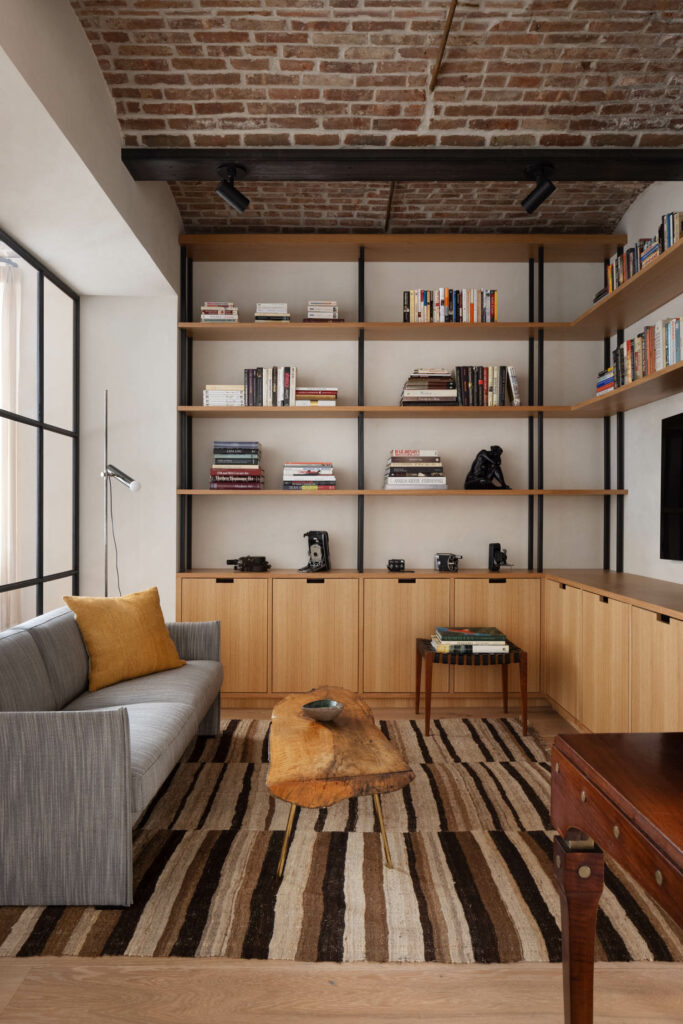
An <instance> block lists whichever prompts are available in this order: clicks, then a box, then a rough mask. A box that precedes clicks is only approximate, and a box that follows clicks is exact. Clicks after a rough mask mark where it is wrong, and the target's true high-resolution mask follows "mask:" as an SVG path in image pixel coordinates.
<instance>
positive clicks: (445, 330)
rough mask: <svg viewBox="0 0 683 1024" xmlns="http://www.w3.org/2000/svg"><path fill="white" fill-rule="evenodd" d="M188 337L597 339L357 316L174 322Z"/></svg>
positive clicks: (578, 330) (508, 325) (530, 328)
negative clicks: (326, 320) (323, 320)
mask: <svg viewBox="0 0 683 1024" xmlns="http://www.w3.org/2000/svg"><path fill="white" fill-rule="evenodd" d="M178 327H179V328H180V330H183V331H187V334H188V337H191V338H194V339H195V340H198V341H231V340H238V341H292V340H296V341H357V339H358V332H359V331H361V330H363V331H364V332H365V340H366V341H526V340H527V339H528V338H529V336H530V335H533V334H535V333H537V332H538V331H539V330H543V332H544V337H545V339H546V341H596V340H598V337H599V336H598V335H597V334H596V332H595V331H594V330H592V329H591V328H590V326H588V327H576V326H575V325H574V324H572V323H569V322H563V321H544V322H543V323H541V322H540V321H502V320H496V321H495V322H494V323H444V324H442V323H424V324H423V323H405V322H404V321H402V320H395V321H394V320H388V321H376V322H375V321H370V320H366V321H360V320H348V321H347V320H345V321H344V322H343V323H339V322H336V323H334V322H333V323H323V324H310V323H303V322H302V321H296V320H294V321H292V320H290V321H284V322H277V321H275V322H273V323H255V322H254V321H253V320H240V321H238V322H237V323H214V322H209V323H207V322H202V321H199V322H190V321H182V322H181V323H179V324H178Z"/></svg>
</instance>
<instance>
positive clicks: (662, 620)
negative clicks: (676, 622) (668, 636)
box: [657, 613, 671, 625]
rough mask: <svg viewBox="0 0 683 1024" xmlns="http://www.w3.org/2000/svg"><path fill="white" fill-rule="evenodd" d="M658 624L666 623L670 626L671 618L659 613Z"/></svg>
mask: <svg viewBox="0 0 683 1024" xmlns="http://www.w3.org/2000/svg"><path fill="white" fill-rule="evenodd" d="M657 622H665V623H666V624H667V625H668V624H669V623H670V622H671V616H670V615H660V614H659V613H657Z"/></svg>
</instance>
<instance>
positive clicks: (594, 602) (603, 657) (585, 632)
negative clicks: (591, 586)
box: [578, 590, 631, 732]
mask: <svg viewBox="0 0 683 1024" xmlns="http://www.w3.org/2000/svg"><path fill="white" fill-rule="evenodd" d="M581 612H582V615H581V617H582V637H583V649H582V657H581V685H580V689H579V710H578V717H579V721H580V722H581V723H582V725H584V726H585V727H586V728H587V729H589V730H590V731H591V732H628V731H629V728H630V719H631V713H630V711H631V709H630V693H629V619H630V606H629V605H628V604H626V603H625V602H623V601H615V600H614V598H611V597H610V598H606V597H601V596H600V595H599V594H592V593H589V592H588V591H585V590H584V591H583V593H582V595H581Z"/></svg>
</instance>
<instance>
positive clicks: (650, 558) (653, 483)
mask: <svg viewBox="0 0 683 1024" xmlns="http://www.w3.org/2000/svg"><path fill="white" fill-rule="evenodd" d="M675 210H683V183H682V182H656V183H655V184H653V185H650V187H649V188H647V189H646V190H645V191H644V192H643V193H641V195H640V196H639V197H638V199H636V201H635V203H634V204H633V206H631V208H630V209H629V210H628V212H627V213H626V216H625V217H624V218H623V220H622V221H621V224H620V225H619V227H618V230H619V231H624V232H626V234H627V235H628V240H629V244H632V243H633V242H634V241H636V240H637V239H638V238H649V237H652V236H653V235H655V234H656V233H657V228H658V227H659V223H660V221H661V217H662V214H664V213H671V212H672V211H675ZM682 284H683V282H682ZM682 315H683V297H682V296H681V295H679V296H678V298H676V299H674V300H673V301H672V302H668V303H667V304H666V305H664V306H660V308H659V309H656V310H654V311H653V312H652V313H650V314H648V316H646V317H645V318H644V319H642V320H639V321H637V322H636V323H635V324H632V325H631V326H630V327H629V328H628V330H627V331H626V332H625V337H627V338H632V337H635V335H636V334H637V333H638V332H639V331H640V330H641V329H642V326H643V325H644V324H653V323H655V322H656V321H657V320H661V319H663V318H664V317H668V316H682ZM681 412H683V395H680V394H679V395H675V396H674V397H672V398H667V399H665V400H664V401H661V402H653V403H652V404H651V405H644V406H642V407H641V408H640V409H634V410H632V411H631V412H628V413H626V415H625V418H624V441H625V453H626V465H625V478H626V479H625V483H626V487H627V488H628V491H629V493H628V496H627V497H626V500H625V512H624V570H625V571H626V572H633V573H638V574H640V575H643V576H653V577H655V578H656V579H660V580H671V581H672V582H674V583H683V562H678V561H673V560H672V559H663V558H660V557H659V514H660V494H661V457H662V448H661V444H662V420H663V419H664V418H666V417H667V416H675V415H676V414H678V413H681Z"/></svg>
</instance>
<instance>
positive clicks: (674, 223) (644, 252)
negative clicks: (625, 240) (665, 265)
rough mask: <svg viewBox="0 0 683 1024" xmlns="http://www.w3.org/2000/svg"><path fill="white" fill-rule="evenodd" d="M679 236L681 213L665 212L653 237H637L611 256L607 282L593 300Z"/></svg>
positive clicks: (682, 226) (682, 233) (682, 232)
mask: <svg viewBox="0 0 683 1024" xmlns="http://www.w3.org/2000/svg"><path fill="white" fill-rule="evenodd" d="M681 238H683V213H681V212H676V213H665V214H664V215H663V216H662V220H661V223H660V225H659V229H658V231H657V234H656V235H655V236H654V238H639V239H638V241H637V242H636V243H635V245H631V246H629V247H628V248H627V249H624V251H623V252H622V253H619V254H618V255H617V256H613V257H612V259H611V260H610V262H609V266H608V267H607V283H606V285H605V287H604V288H601V289H600V291H599V292H597V294H596V295H595V297H594V299H593V301H594V302H597V301H598V300H599V299H602V298H604V296H605V295H609V294H610V292H613V291H614V289H615V288H618V287H619V286H620V285H622V284H623V283H624V281H628V279H629V278H630V277H633V275H634V274H637V273H638V271H639V270H643V268H644V267H646V266H647V265H648V264H649V263H651V262H652V261H653V260H655V259H656V258H657V257H658V256H659V254H660V253H662V252H666V250H667V249H669V248H671V246H672V245H675V244H676V242H679V241H680V240H681Z"/></svg>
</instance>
